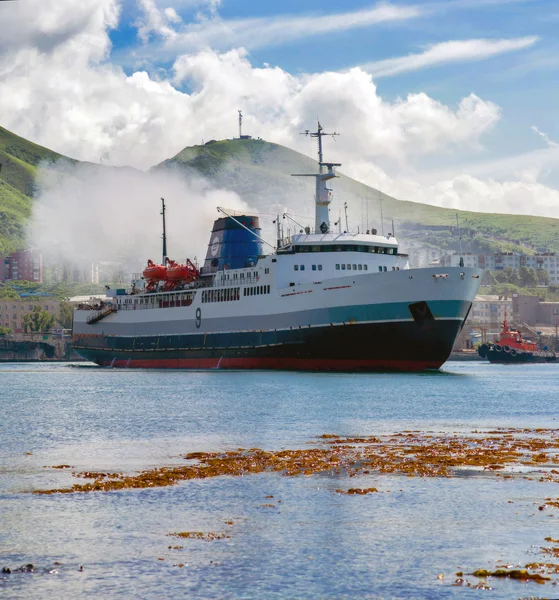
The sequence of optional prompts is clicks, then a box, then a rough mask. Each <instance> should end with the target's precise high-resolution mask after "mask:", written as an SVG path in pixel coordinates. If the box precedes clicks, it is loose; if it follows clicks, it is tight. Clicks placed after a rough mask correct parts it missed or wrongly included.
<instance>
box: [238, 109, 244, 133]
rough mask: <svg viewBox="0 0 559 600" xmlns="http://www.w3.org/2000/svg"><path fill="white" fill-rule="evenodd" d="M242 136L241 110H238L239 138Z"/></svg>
mask: <svg viewBox="0 0 559 600" xmlns="http://www.w3.org/2000/svg"><path fill="white" fill-rule="evenodd" d="M242 137H243V111H242V110H240V111H239V139H242Z"/></svg>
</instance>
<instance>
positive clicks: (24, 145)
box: [0, 127, 76, 252]
mask: <svg viewBox="0 0 559 600" xmlns="http://www.w3.org/2000/svg"><path fill="white" fill-rule="evenodd" d="M62 159H64V161H67V162H68V164H72V163H75V162H76V161H73V160H72V159H70V158H66V157H64V156H62V155H61V154H58V153H57V152H53V151H52V150H49V149H48V148H43V147H42V146H39V145H37V144H34V143H33V142H29V141H28V140H26V139H24V138H22V137H19V136H17V135H15V134H14V133H11V132H10V131H8V130H7V129H4V128H3V127H0V164H1V165H2V168H1V171H0V252H10V251H12V250H15V249H16V248H18V247H21V246H22V245H23V244H24V240H25V225H26V222H27V220H28V219H29V217H30V215H31V204H32V201H33V194H34V192H35V187H36V177H37V167H38V165H39V164H47V163H55V162H56V163H57V164H61V163H60V161H61V160H62Z"/></svg>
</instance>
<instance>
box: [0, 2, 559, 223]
mask: <svg viewBox="0 0 559 600" xmlns="http://www.w3.org/2000/svg"><path fill="white" fill-rule="evenodd" d="M64 1H65V0H60V2H64ZM143 1H144V2H145V4H144V5H145V6H147V7H148V9H149V8H150V6H155V5H153V4H150V3H149V0H143ZM21 4H22V6H23V3H21ZM56 4H57V3H55V2H54V3H51V2H49V1H48V0H46V1H43V2H39V1H37V0H29V3H28V5H29V6H26V7H25V10H23V11H22V8H20V9H18V10H19V11H20V12H19V13H18V15H19V16H18V18H17V19H15V17H14V14H15V13H13V12H12V13H11V16H10V17H9V18H11V19H12V20H11V27H12V29H14V30H17V28H18V25H19V24H20V21H21V25H22V27H23V26H24V24H27V21H26V18H27V17H28V16H29V15H30V14H31V13H34V14H33V18H32V19H31V22H32V23H35V25H34V27H28V28H27V29H25V27H24V28H23V31H24V33H25V39H26V41H25V44H24V45H19V46H18V45H17V44H16V46H15V47H14V48H11V49H10V50H9V51H6V52H3V53H0V115H1V118H2V125H3V126H5V127H7V128H8V129H11V130H13V131H15V132H16V133H18V134H20V135H23V136H24V137H27V138H30V139H32V140H33V141H35V142H38V143H40V144H43V145H45V146H48V147H51V148H53V149H54V150H57V151H59V152H61V153H63V154H68V155H70V156H73V157H75V158H79V159H82V160H90V161H95V162H97V161H98V160H99V158H100V157H101V156H103V155H104V156H108V161H109V162H110V164H114V165H120V164H131V165H134V166H138V167H148V166H151V165H152V164H155V163H158V162H160V161H162V160H164V159H166V158H168V157H170V156H173V155H174V154H176V153H177V152H178V151H180V150H181V149H182V148H183V147H185V146H188V145H192V144H195V143H200V142H201V140H202V139H205V140H208V139H211V138H225V137H233V135H235V134H236V117H237V109H239V108H242V109H243V110H244V114H245V127H246V131H247V132H249V133H252V134H253V135H257V136H261V137H263V138H265V139H268V140H270V141H275V142H278V143H283V144H285V145H287V146H290V147H293V148H296V149H299V150H301V151H304V152H307V153H312V152H314V149H313V147H312V146H311V145H310V143H309V141H308V140H307V139H306V138H304V137H303V136H300V135H299V132H300V131H301V130H303V129H306V128H308V127H310V126H312V124H313V123H314V122H315V119H316V116H317V115H320V118H321V120H322V122H323V123H324V125H325V126H327V127H328V128H329V129H337V130H338V131H340V132H341V133H342V134H343V135H342V136H341V137H340V138H338V141H337V142H336V146H335V147H332V148H330V149H329V152H328V155H327V156H328V158H332V159H334V160H340V162H343V163H344V171H345V172H347V173H348V174H352V173H353V174H357V175H359V177H360V178H362V179H364V180H365V181H368V182H369V183H370V184H372V185H373V186H376V185H377V183H378V175H377V169H376V168H374V170H373V171H374V172H372V173H371V172H369V171H371V165H372V164H382V166H383V169H384V171H385V172H386V173H388V174H389V175H386V179H387V181H386V182H385V183H383V191H386V192H388V193H390V192H392V193H393V194H394V195H396V196H397V197H403V198H406V199H412V200H418V201H425V202H428V203H435V204H436V203H443V204H445V205H449V206H450V205H452V206H455V205H456V206H457V205H460V207H461V208H464V209H485V210H492V211H495V210H504V211H506V210H510V211H517V210H518V211H521V212H533V213H535V214H550V213H551V211H552V210H554V209H553V206H555V204H553V203H554V202H555V198H556V196H555V195H556V194H557V192H556V190H551V189H550V188H546V187H544V186H543V185H541V184H540V183H538V177H539V171H538V170H537V168H535V169H531V170H529V171H528V170H526V169H527V168H528V167H531V165H532V164H534V165H536V167H537V166H538V165H539V164H541V163H540V162H538V161H536V160H534V161H532V162H530V163H526V162H525V161H521V160H517V159H515V160H516V164H517V165H518V172H519V174H518V175H517V176H515V178H514V179H513V180H506V181H497V180H496V179H495V175H494V173H492V172H491V170H490V169H489V167H485V168H486V170H485V172H484V173H483V174H482V173H481V170H482V168H483V165H480V166H479V172H477V173H476V172H474V171H473V170H472V171H471V172H468V173H467V174H464V173H463V172H459V173H454V174H453V175H451V176H444V177H443V176H441V177H440V178H439V179H438V180H437V181H433V180H432V178H431V180H430V181H427V182H425V181H424V182H423V183H419V182H420V181H421V177H422V176H423V173H422V171H421V167H420V165H421V160H422V158H423V156H425V155H426V154H431V155H437V153H445V154H448V153H453V154H454V155H455V156H456V161H457V162H459V161H460V158H461V156H463V154H464V150H465V149H469V150H470V152H471V151H472V150H473V151H474V152H475V151H476V149H478V148H480V147H481V142H482V140H483V136H484V135H485V134H486V133H487V132H488V131H491V130H492V128H493V127H495V125H496V124H497V123H498V121H499V119H500V109H499V107H498V106H496V105H495V104H494V103H492V102H490V101H487V100H484V99H482V98H480V97H478V96H476V95H474V94H471V95H469V96H467V97H465V98H463V99H462V100H460V101H459V102H458V103H457V105H455V106H447V105H445V104H443V103H441V102H438V101H437V100H435V99H434V98H431V97H429V96H428V95H427V94H424V93H418V94H409V95H408V96H407V97H404V98H399V99H397V100H395V101H388V100H386V99H385V98H383V97H381V96H380V95H379V93H378V91H377V88H376V86H375V84H374V82H373V79H372V77H371V75H370V74H368V73H366V72H364V71H363V70H362V69H360V68H354V69H351V70H349V71H347V72H344V73H339V72H324V73H318V74H312V75H308V74H307V75H305V74H303V75H293V74H290V73H288V72H287V71H285V70H283V69H281V68H279V67H271V66H264V67H261V68H256V67H253V65H252V64H251V63H250V61H249V60H248V58H247V53H246V51H244V50H238V49H237V50H231V51H229V52H225V53H220V52H217V51H215V50H209V49H207V50H203V51H198V52H194V53H191V54H186V55H183V56H181V57H180V58H179V59H178V60H177V61H176V63H175V66H174V79H173V80H157V79H154V78H153V77H150V76H149V75H148V74H147V73H146V72H142V71H138V72H135V73H133V74H131V75H129V76H127V75H126V74H125V73H124V72H123V71H122V69H120V68H119V67H117V66H114V65H112V64H110V63H109V62H106V61H105V62H104V61H103V57H105V56H107V52H108V49H109V48H110V43H109V39H108V36H107V29H108V28H109V27H112V26H114V25H115V24H116V15H118V5H117V3H116V0H114V1H110V0H83V1H82V2H81V3H80V10H79V11H77V12H76V14H75V15H74V13H72V11H70V13H71V15H70V16H67V17H66V20H65V19H64V18H63V16H64V15H63V14H62V13H61V14H60V15H59V16H60V22H59V25H58V27H57V24H56V21H53V22H52V23H51V24H50V25H49V27H50V29H48V31H49V35H48V36H47V37H52V39H53V40H56V43H54V42H53V43H51V44H50V45H48V47H45V45H44V39H45V36H46V34H45V33H44V32H45V31H46V30H47V29H45V28H46V27H47V24H49V23H50V21H49V18H50V15H49V10H55V9H56ZM66 8H68V6H66ZM156 10H157V11H158V13H159V14H162V15H163V16H164V17H165V19H166V23H169V22H170V20H172V19H173V18H174V17H173V14H172V13H170V12H169V11H167V12H165V10H164V8H161V9H160V8H157V7H156ZM375 10H378V7H377V9H375ZM148 12H149V10H148ZM56 14H58V12H57V13H56ZM72 15H73V16H72ZM377 17H378V15H377ZM352 18H353V17H352ZM371 18H372V17H371ZM24 22H25V23H24ZM351 22H352V21H351V19H349V21H347V22H346V25H348V26H349V25H351ZM156 25H157V24H156ZM26 26H27V25H26ZM326 26H327V24H326V23H325V24H324V27H326ZM329 26H330V25H328V27H329ZM351 26H353V25H351ZM10 35H11V33H10ZM150 35H151V34H150ZM3 43H4V38H2V40H1V41H0V44H3ZM184 82H187V83H188V89H189V93H185V92H183V91H180V90H179V89H177V87H176V86H178V85H179V84H182V83H184ZM556 151H557V148H548V149H545V150H542V151H541V152H542V153H546V156H547V158H546V159H545V160H547V161H550V160H552V158H550V157H551V154H553V153H554V155H555V156H556ZM548 155H549V156H548ZM542 156H543V155H542ZM504 160H505V161H508V163H507V165H508V167H510V164H511V160H512V159H504ZM543 160H544V159H543V158H542V161H543ZM493 167H494V168H498V165H493ZM508 167H507V168H508ZM359 169H361V170H362V173H357V171H359ZM414 171H415V172H416V173H419V174H418V175H417V176H414V177H410V176H408V177H407V178H406V177H404V176H403V174H404V173H410V172H414ZM520 171H522V172H520ZM429 175H430V174H429V173H427V174H426V176H429ZM431 175H432V174H431ZM476 176H477V178H476ZM484 178H485V179H484ZM440 182H442V183H440ZM522 198H524V201H522Z"/></svg>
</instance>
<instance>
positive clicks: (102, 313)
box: [87, 304, 117, 325]
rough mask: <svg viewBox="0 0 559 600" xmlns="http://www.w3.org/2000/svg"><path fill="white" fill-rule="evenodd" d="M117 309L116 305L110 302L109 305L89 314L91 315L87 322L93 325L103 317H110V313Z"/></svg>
mask: <svg viewBox="0 0 559 600" xmlns="http://www.w3.org/2000/svg"><path fill="white" fill-rule="evenodd" d="M116 310H117V309H116V306H113V305H112V304H108V305H107V306H104V307H103V308H102V309H101V310H98V311H96V312H94V313H93V314H91V315H89V317H88V318H87V324H88V325H93V324H94V323H97V322H99V321H100V320H101V319H104V318H105V317H108V316H109V315H110V314H112V313H115V312H116Z"/></svg>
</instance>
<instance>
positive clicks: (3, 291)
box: [0, 284, 19, 300]
mask: <svg viewBox="0 0 559 600" xmlns="http://www.w3.org/2000/svg"><path fill="white" fill-rule="evenodd" d="M0 300H19V294H18V293H17V292H16V291H15V290H13V289H12V288H11V287H10V286H9V285H6V284H4V285H0Z"/></svg>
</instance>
